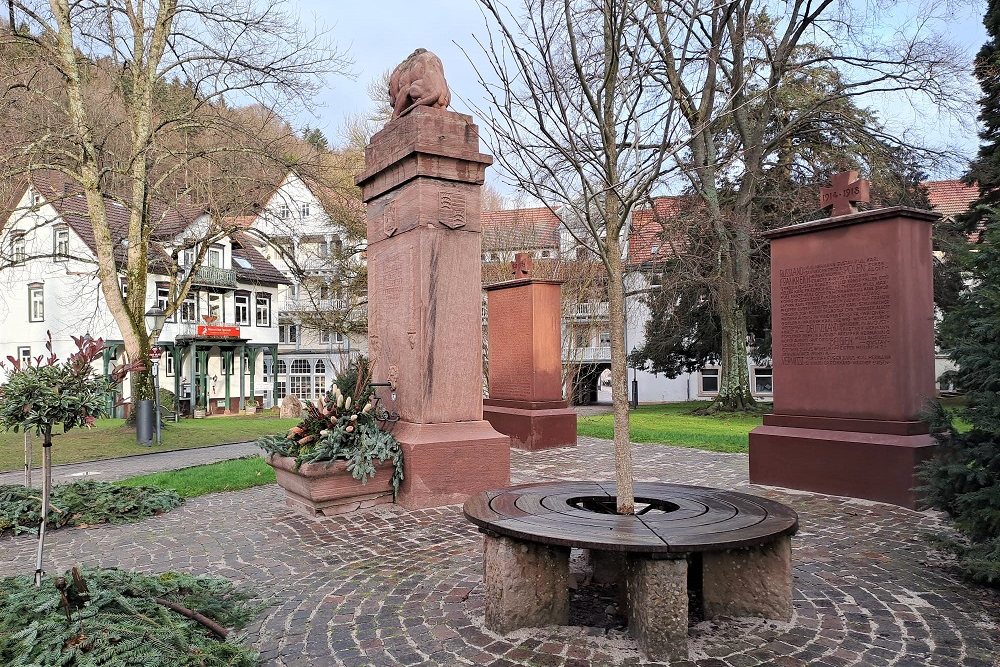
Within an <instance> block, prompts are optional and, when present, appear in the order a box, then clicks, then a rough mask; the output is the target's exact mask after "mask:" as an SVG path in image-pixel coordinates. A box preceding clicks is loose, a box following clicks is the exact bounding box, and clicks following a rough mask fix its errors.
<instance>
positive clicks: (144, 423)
mask: <svg viewBox="0 0 1000 667" xmlns="http://www.w3.org/2000/svg"><path fill="white" fill-rule="evenodd" d="M145 319H146V329H147V330H148V331H149V338H150V342H151V343H152V344H153V347H152V349H151V350H150V354H149V359H150V361H151V362H152V366H153V368H152V371H153V401H151V402H150V401H139V402H138V409H139V414H138V415H136V438H137V439H138V440H139V442H140V443H143V444H144V443H146V442H149V441H150V440H151V439H152V435H153V433H154V432H155V433H156V444H157V445H159V444H160V443H161V438H160V354H162V350H160V348H159V347H156V342H157V340H158V339H159V337H160V332H161V331H163V322H164V321H165V320H166V319H167V314H166V313H165V312H163V309H162V308H160V307H159V305H154V306H153V307H152V308H150V309H149V310H147V311H146V315H145ZM150 403H152V405H150ZM150 422H152V423H150Z"/></svg>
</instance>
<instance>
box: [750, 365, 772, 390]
mask: <svg viewBox="0 0 1000 667" xmlns="http://www.w3.org/2000/svg"><path fill="white" fill-rule="evenodd" d="M753 390H754V391H755V392H756V393H758V394H770V393H773V392H774V382H773V371H772V370H771V368H770V367H761V368H755V369H753Z"/></svg>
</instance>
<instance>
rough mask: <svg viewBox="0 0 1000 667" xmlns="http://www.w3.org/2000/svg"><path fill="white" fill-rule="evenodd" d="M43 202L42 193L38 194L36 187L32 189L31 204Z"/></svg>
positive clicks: (37, 204) (35, 204) (38, 204)
mask: <svg viewBox="0 0 1000 667" xmlns="http://www.w3.org/2000/svg"><path fill="white" fill-rule="evenodd" d="M41 203H42V195H40V194H38V193H37V192H35V191H34V189H32V191H31V205H32V206H40V205H41Z"/></svg>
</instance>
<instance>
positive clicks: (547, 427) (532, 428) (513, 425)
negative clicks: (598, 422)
mask: <svg viewBox="0 0 1000 667" xmlns="http://www.w3.org/2000/svg"><path fill="white" fill-rule="evenodd" d="M483 418H484V419H485V420H486V421H488V422H489V423H490V424H491V425H492V426H493V428H495V429H496V430H498V431H500V432H501V433H503V434H504V435H509V436H510V445H511V447H516V448H517V449H525V450H527V451H531V452H533V451H536V450H539V449H554V448H556V447H575V446H576V412H574V411H573V410H572V409H570V408H569V406H568V404H567V403H566V401H545V402H532V401H506V400H498V399H489V398H487V399H483Z"/></svg>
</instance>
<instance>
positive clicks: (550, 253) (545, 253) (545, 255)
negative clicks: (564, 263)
mask: <svg viewBox="0 0 1000 667" xmlns="http://www.w3.org/2000/svg"><path fill="white" fill-rule="evenodd" d="M551 256H552V251H551V250H543V251H542V257H551Z"/></svg>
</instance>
